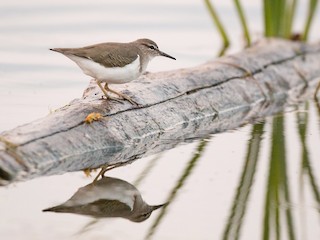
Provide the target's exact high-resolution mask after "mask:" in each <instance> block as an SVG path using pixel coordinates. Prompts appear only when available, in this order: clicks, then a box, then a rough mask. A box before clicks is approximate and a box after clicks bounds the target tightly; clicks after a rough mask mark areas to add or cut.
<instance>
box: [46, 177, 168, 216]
mask: <svg viewBox="0 0 320 240" xmlns="http://www.w3.org/2000/svg"><path fill="white" fill-rule="evenodd" d="M162 206H164V204H162V205H157V206H149V205H148V204H147V203H145V202H144V201H143V199H142V197H141V194H140V192H139V191H138V189H136V188H135V187H134V186H133V185H131V184H130V183H128V182H126V181H123V180H121V179H117V178H111V177H103V178H102V179H100V180H99V181H96V182H93V183H91V184H88V185H87V186H84V187H82V188H80V189H79V190H78V191H77V192H76V193H75V194H74V195H73V196H72V197H71V198H70V199H69V200H68V201H66V202H65V203H63V204H61V205H58V206H55V207H52V208H47V209H44V210H43V211H44V212H64V213H76V214H82V215H90V216H93V217H97V218H103V217H122V218H126V219H129V220H130V221H133V222H142V221H144V220H146V219H147V218H149V217H150V215H151V213H152V212H153V211H154V210H156V209H158V208H160V207H162Z"/></svg>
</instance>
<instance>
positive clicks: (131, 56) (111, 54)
mask: <svg viewBox="0 0 320 240" xmlns="http://www.w3.org/2000/svg"><path fill="white" fill-rule="evenodd" d="M62 53H63V54H72V55H75V56H77V57H82V58H87V59H90V60H92V61H94V62H97V63H99V64H101V65H103V66H105V67H108V68H112V67H124V66H126V65H128V64H130V63H132V62H133V61H134V60H136V59H137V57H138V55H137V51H132V48H128V46H127V45H125V44H114V43H100V44H96V45H92V46H88V47H83V48H74V49H68V50H66V51H65V52H62Z"/></svg>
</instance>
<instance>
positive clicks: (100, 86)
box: [96, 80, 122, 103]
mask: <svg viewBox="0 0 320 240" xmlns="http://www.w3.org/2000/svg"><path fill="white" fill-rule="evenodd" d="M96 82H97V84H98V86H99V88H100V89H101V90H102V92H103V93H104V95H105V96H106V98H107V99H111V100H115V101H117V102H120V103H122V102H121V101H120V100H119V99H117V98H114V97H111V96H109V95H108V93H107V91H106V89H104V88H103V87H102V85H101V81H99V80H96Z"/></svg>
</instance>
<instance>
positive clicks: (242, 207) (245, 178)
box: [223, 123, 264, 240]
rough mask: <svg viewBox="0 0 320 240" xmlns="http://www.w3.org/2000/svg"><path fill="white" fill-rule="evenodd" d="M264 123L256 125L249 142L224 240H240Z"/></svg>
mask: <svg viewBox="0 0 320 240" xmlns="http://www.w3.org/2000/svg"><path fill="white" fill-rule="evenodd" d="M263 129H264V123H258V124H255V125H254V126H253V128H252V132H251V139H250V140H249V142H248V150H247V154H246V159H245V165H244V168H243V171H242V175H241V180H240V182H239V186H238V190H237V194H236V196H235V198H234V201H233V207H232V212H231V214H230V216H229V219H228V224H227V226H226V229H225V232H224V235H223V239H225V240H227V239H238V238H239V236H240V230H241V225H242V219H243V216H244V214H245V211H246V207H247V203H248V199H249V194H250V189H251V185H252V183H253V178H254V174H255V172H256V166H257V162H258V157H259V152H260V143H261V140H262V135H263V133H264V131H263Z"/></svg>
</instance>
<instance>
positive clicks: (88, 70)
mask: <svg viewBox="0 0 320 240" xmlns="http://www.w3.org/2000/svg"><path fill="white" fill-rule="evenodd" d="M66 56H67V57H68V58H70V59H71V60H72V61H74V62H75V63H76V64H77V65H78V66H79V67H80V68H81V69H82V71H83V72H84V73H85V74H86V75H89V76H91V77H93V78H94V79H98V80H100V81H102V82H107V83H115V84H117V83H118V84H120V83H127V82H130V81H132V80H134V79H137V78H138V77H139V76H140V75H141V73H140V56H139V55H138V57H137V59H136V60H134V61H133V62H132V63H130V64H128V65H126V66H125V67H113V68H106V67H104V66H102V65H100V64H99V63H96V62H94V61H92V60H90V59H86V58H81V57H77V56H74V55H66Z"/></svg>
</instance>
